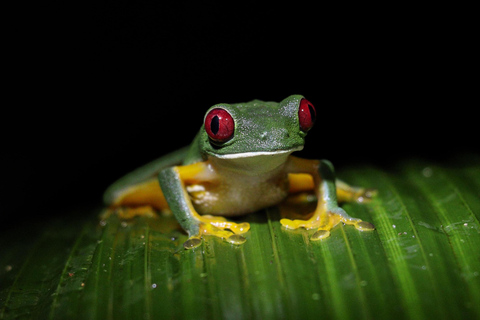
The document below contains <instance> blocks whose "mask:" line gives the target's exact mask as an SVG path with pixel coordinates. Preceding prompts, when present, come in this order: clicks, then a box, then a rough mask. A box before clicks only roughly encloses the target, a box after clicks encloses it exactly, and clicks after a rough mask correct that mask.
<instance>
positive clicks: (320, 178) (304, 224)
mask: <svg viewBox="0 0 480 320" xmlns="http://www.w3.org/2000/svg"><path fill="white" fill-rule="evenodd" d="M291 159H292V162H291V166H290V168H291V170H292V171H293V172H292V173H290V174H289V176H288V178H289V183H290V189H289V191H290V192H306V191H313V192H315V195H316V197H317V205H316V208H315V210H314V212H313V214H312V215H311V216H310V217H308V219H306V220H299V219H294V220H291V219H281V220H280V223H281V224H282V225H283V226H284V227H285V228H287V229H298V228H305V229H307V230H309V229H314V230H315V229H316V230H317V231H316V232H315V233H314V234H313V236H312V238H311V239H312V240H320V239H323V238H326V237H328V236H329V235H330V230H331V229H332V228H333V227H335V226H336V225H337V224H339V223H340V222H343V223H345V224H347V225H353V226H355V228H356V229H358V230H360V231H367V230H374V229H375V227H374V226H373V225H372V224H371V223H369V222H366V221H362V220H361V219H358V218H353V217H351V216H349V215H348V214H347V213H346V212H345V210H343V209H342V208H340V207H339V206H338V201H337V194H338V192H339V191H340V192H341V196H342V197H343V199H342V200H344V201H345V200H350V201H352V200H354V199H356V197H357V196H359V195H362V194H364V191H363V190H362V189H360V188H353V187H350V186H348V185H347V184H345V183H343V182H340V185H339V186H338V187H337V186H336V179H335V178H334V174H333V166H332V165H331V163H330V162H328V161H326V160H323V161H312V160H305V159H300V158H294V157H292V158H291ZM302 171H303V172H302ZM305 172H307V174H305Z"/></svg>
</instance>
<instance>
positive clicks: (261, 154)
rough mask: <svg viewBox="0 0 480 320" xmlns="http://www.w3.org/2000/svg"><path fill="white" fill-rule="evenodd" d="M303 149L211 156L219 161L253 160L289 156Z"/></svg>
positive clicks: (301, 147)
mask: <svg viewBox="0 0 480 320" xmlns="http://www.w3.org/2000/svg"><path fill="white" fill-rule="evenodd" d="M302 149H303V146H299V147H296V148H292V149H287V150H275V151H250V152H240V153H229V154H215V153H209V155H211V156H213V157H215V158H219V159H245V158H253V157H264V156H267V157H268V156H277V155H288V154H290V153H292V152H295V151H300V150H302Z"/></svg>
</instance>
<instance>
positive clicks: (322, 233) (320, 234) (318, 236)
mask: <svg viewBox="0 0 480 320" xmlns="http://www.w3.org/2000/svg"><path fill="white" fill-rule="evenodd" d="M329 236H330V231H328V230H318V231H316V232H315V233H314V234H313V235H312V237H311V238H310V240H312V241H317V240H322V239H325V238H328V237H329Z"/></svg>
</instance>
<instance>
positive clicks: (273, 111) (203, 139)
mask: <svg viewBox="0 0 480 320" xmlns="http://www.w3.org/2000/svg"><path fill="white" fill-rule="evenodd" d="M315 116H316V112H315V108H314V107H313V105H312V104H311V103H310V102H309V101H307V100H306V99H305V98H304V97H303V96H301V95H292V96H290V97H288V98H286V99H285V100H283V101H281V102H279V103H277V102H264V101H260V100H253V101H251V102H247V103H238V104H225V103H221V104H217V105H214V106H212V107H211V108H210V109H209V110H208V111H207V113H206V114H205V119H204V125H203V126H202V128H201V131H200V144H201V146H200V147H201V149H202V151H203V152H204V153H206V154H207V155H210V156H213V157H216V158H221V159H241V158H242V159H243V158H248V157H254V156H258V155H276V154H290V153H292V152H293V151H297V150H301V149H302V148H303V145H304V142H305V136H306V135H307V132H308V130H310V129H311V128H312V126H313V123H314V122H315Z"/></svg>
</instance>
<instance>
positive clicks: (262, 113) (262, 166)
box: [103, 95, 375, 249]
mask: <svg viewBox="0 0 480 320" xmlns="http://www.w3.org/2000/svg"><path fill="white" fill-rule="evenodd" d="M320 115H321V113H320V112H319V111H317V109H316V108H315V107H314V105H313V104H312V103H311V102H310V101H309V100H307V99H306V98H305V97H304V96H303V95H290V96H288V97H287V98H285V99H284V100H282V101H280V102H273V101H263V100H252V101H249V102H242V103H218V104H215V105H213V106H211V107H210V108H208V110H207V111H206V113H205V116H204V119H203V124H202V125H201V127H200V130H199V131H198V132H197V134H196V136H195V137H194V139H193V141H192V143H191V144H190V145H189V146H186V147H183V148H181V149H178V150H177V151H173V152H171V153H169V154H168V155H166V156H163V157H160V158H158V159H157V160H154V161H152V162H150V163H148V164H146V165H144V166H142V167H140V168H138V169H136V170H134V171H132V172H130V173H129V174H127V175H125V176H124V177H122V178H120V179H119V180H117V181H116V182H114V183H113V184H112V185H111V186H110V187H108V188H107V190H106V191H105V193H104V197H103V199H104V203H105V205H106V208H107V211H106V213H105V214H104V217H107V216H109V215H110V214H112V213H116V214H117V215H118V216H120V217H121V218H122V219H133V218H134V217H136V216H142V215H147V216H155V214H156V213H157V212H164V211H165V210H166V211H168V212H171V213H173V216H174V217H175V218H176V220H177V221H178V223H179V224H180V226H181V227H182V228H183V230H184V231H185V232H186V233H187V235H188V239H187V240H186V241H185V242H184V243H183V247H184V248H185V249H193V248H197V247H199V246H200V245H201V244H202V243H203V240H204V239H205V237H209V236H213V237H217V238H220V239H222V240H223V241H225V242H228V243H231V244H235V245H241V244H243V243H245V242H246V237H245V234H246V233H247V232H248V231H249V230H250V224H249V223H248V222H238V221H237V220H238V218H236V217H237V216H242V215H246V214H250V213H254V212H259V211H261V210H262V209H266V208H269V207H273V206H277V205H281V204H283V203H289V204H292V203H293V204H297V203H298V204H299V205H300V204H301V203H305V202H312V201H313V202H314V203H316V204H315V205H314V208H313V209H312V210H313V212H309V213H308V214H307V215H305V217H303V216H300V217H297V218H299V219H295V218H292V217H288V216H284V217H283V218H281V219H280V224H281V225H282V226H283V228H284V229H285V230H295V229H305V230H312V229H313V231H314V232H313V234H312V235H311V237H310V239H311V240H312V241H317V240H322V239H325V238H327V237H329V236H330V234H331V230H332V229H333V228H334V227H335V226H337V225H338V224H339V223H343V224H344V225H352V226H354V227H355V228H356V229H357V230H359V231H372V230H374V229H375V226H374V225H373V224H372V223H369V222H367V221H363V220H361V219H359V218H354V217H351V216H349V215H348V214H347V212H346V211H345V210H344V209H343V208H341V207H340V206H339V203H341V202H347V201H350V202H351V201H356V202H366V201H369V200H370V199H371V198H372V197H373V195H375V190H373V189H365V188H361V187H355V186H351V185H349V184H347V183H345V182H344V181H342V180H339V179H337V178H336V177H335V173H334V167H333V165H332V163H331V162H330V161H328V160H316V159H305V158H300V157H297V156H295V155H292V153H294V152H297V151H301V150H302V149H303V148H304V145H305V139H306V136H307V133H308V132H309V131H310V130H311V129H312V128H313V127H314V124H315V123H316V122H319V120H320V118H321V116H320ZM321 121H328V119H321ZM312 198H313V200H312ZM232 220H235V221H232ZM236 221H237V222H236Z"/></svg>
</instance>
